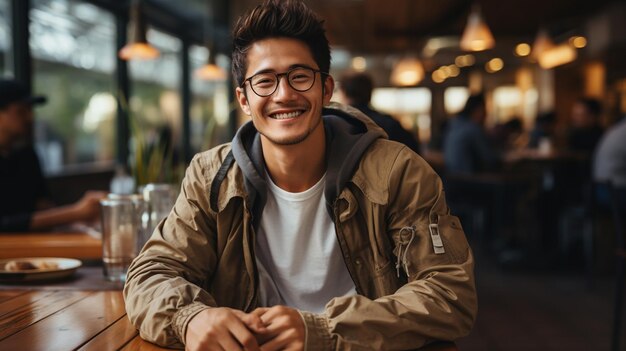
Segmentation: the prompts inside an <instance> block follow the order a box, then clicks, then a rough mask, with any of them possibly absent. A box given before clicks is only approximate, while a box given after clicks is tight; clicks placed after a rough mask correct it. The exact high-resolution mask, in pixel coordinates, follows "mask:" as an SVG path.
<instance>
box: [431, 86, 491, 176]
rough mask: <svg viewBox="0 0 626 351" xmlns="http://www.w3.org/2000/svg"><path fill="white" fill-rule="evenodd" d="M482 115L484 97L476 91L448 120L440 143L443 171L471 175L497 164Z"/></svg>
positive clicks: (484, 115)
mask: <svg viewBox="0 0 626 351" xmlns="http://www.w3.org/2000/svg"><path fill="white" fill-rule="evenodd" d="M486 117H487V110H486V108H485V98H484V96H483V95H482V94H480V95H472V96H470V97H469V98H468V99H467V102H466V103H465V107H464V108H463V110H462V111H461V113H460V114H459V115H458V116H456V117H455V118H454V119H452V120H451V121H450V123H449V124H448V128H447V130H446V136H445V139H444V145H443V153H444V162H445V168H446V172H447V173H449V174H450V173H463V174H475V173H480V172H485V171H490V170H493V169H495V168H496V167H497V165H498V164H499V162H500V156H499V155H498V154H497V153H496V152H495V151H494V149H493V147H492V145H490V141H489V138H488V136H487V134H486V133H485V130H484V127H483V125H484V122H485V118H486Z"/></svg>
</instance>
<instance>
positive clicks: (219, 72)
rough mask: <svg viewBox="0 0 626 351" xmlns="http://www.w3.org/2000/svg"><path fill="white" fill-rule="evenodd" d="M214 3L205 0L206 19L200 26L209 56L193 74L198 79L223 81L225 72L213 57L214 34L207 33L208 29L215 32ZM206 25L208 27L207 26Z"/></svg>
mask: <svg viewBox="0 0 626 351" xmlns="http://www.w3.org/2000/svg"><path fill="white" fill-rule="evenodd" d="M214 9H215V4H214V3H213V0H209V1H207V14H206V15H207V17H206V21H204V25H203V28H202V36H203V37H204V39H205V41H206V42H207V44H206V47H207V49H208V51H209V57H208V60H207V63H206V64H205V65H204V66H202V67H200V68H198V69H197V70H195V72H194V76H195V77H196V78H198V79H202V80H208V81H223V80H226V72H225V71H224V70H223V69H222V67H220V66H218V65H217V64H216V63H215V61H216V60H215V57H216V56H217V52H216V50H215V45H214V44H213V43H215V35H208V34H207V33H208V31H209V30H210V31H211V33H215V25H214V21H213V14H214ZM207 27H208V28H207ZM208 37H211V40H210V41H209V40H207V38H208Z"/></svg>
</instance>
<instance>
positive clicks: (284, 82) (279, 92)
mask: <svg viewBox="0 0 626 351" xmlns="http://www.w3.org/2000/svg"><path fill="white" fill-rule="evenodd" d="M296 94H297V91H296V90H295V89H294V88H292V87H291V85H289V78H288V77H287V76H286V75H284V76H279V77H278V86H277V87H276V91H275V92H274V95H273V97H274V99H276V100H293V99H294V97H295V96H296Z"/></svg>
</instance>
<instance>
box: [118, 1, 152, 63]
mask: <svg viewBox="0 0 626 351" xmlns="http://www.w3.org/2000/svg"><path fill="white" fill-rule="evenodd" d="M129 26H130V34H129V41H128V43H127V44H126V45H125V46H124V47H123V48H122V49H121V50H120V52H119V53H118V55H119V57H120V58H121V59H122V60H127V61H128V60H152V59H155V58H157V57H159V55H160V53H159V50H158V49H157V48H155V47H154V46H152V45H150V43H148V40H147V39H146V23H145V21H144V18H143V14H142V12H141V4H140V2H139V1H136V2H133V4H132V5H131V8H130V24H129Z"/></svg>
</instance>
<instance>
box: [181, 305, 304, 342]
mask: <svg viewBox="0 0 626 351" xmlns="http://www.w3.org/2000/svg"><path fill="white" fill-rule="evenodd" d="M304 333H305V326H304V322H303V321H302V317H300V313H299V312H298V311H297V310H295V309H293V308H289V307H285V306H275V307H271V308H257V309H256V310H254V311H252V313H244V312H242V311H238V310H234V309H230V308H225V307H220V308H210V309H207V310H204V311H202V312H200V313H198V314H197V315H196V316H195V317H193V318H192V319H191V321H190V322H189V325H188V326H187V334H186V335H185V345H186V349H187V350H225V351H230V350H254V351H256V350H260V351H274V350H294V351H295V350H298V351H299V350H303V349H304Z"/></svg>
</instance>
